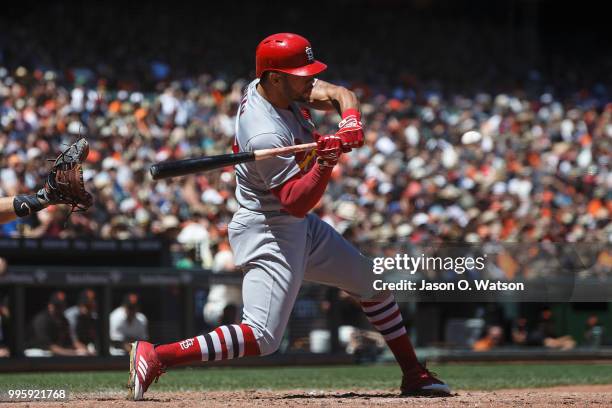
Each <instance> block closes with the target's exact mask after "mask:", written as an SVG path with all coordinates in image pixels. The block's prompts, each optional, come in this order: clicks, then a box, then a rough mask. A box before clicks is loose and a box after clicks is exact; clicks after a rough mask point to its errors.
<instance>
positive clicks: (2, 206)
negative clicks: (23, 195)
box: [0, 197, 17, 224]
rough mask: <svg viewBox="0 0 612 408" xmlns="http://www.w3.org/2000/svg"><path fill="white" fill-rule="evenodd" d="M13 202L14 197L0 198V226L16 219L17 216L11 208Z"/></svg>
mask: <svg viewBox="0 0 612 408" xmlns="http://www.w3.org/2000/svg"><path fill="white" fill-rule="evenodd" d="M14 200H15V197H2V198H0V224H4V223H5V222H9V221H13V220H14V219H15V218H17V214H15V209H14V208H13V201H14Z"/></svg>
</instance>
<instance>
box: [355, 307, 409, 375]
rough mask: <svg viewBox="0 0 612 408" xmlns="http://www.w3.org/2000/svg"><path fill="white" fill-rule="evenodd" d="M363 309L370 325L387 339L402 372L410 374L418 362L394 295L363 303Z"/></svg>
mask: <svg viewBox="0 0 612 408" xmlns="http://www.w3.org/2000/svg"><path fill="white" fill-rule="evenodd" d="M361 308H362V309H363V311H364V312H365V314H366V316H368V320H369V321H370V323H372V325H373V326H374V327H375V328H376V330H378V332H379V333H380V334H382V335H383V337H384V338H385V341H386V342H387V345H388V346H389V348H390V349H391V351H392V352H393V355H394V356H395V359H396V360H397V362H398V363H399V365H400V367H401V368H402V371H403V372H409V371H410V370H412V369H414V366H415V365H416V364H418V360H417V357H416V354H414V348H413V347H412V343H411V342H410V338H409V337H408V332H406V326H405V325H404V319H403V318H402V313H401V312H400V309H399V307H398V306H397V303H395V298H394V297H393V295H389V297H387V298H386V299H384V300H381V301H377V302H361Z"/></svg>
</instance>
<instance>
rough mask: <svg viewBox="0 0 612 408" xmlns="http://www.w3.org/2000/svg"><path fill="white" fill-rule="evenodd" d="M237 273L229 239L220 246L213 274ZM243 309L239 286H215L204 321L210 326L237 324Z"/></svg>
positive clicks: (210, 292) (210, 293) (214, 259)
mask: <svg viewBox="0 0 612 408" xmlns="http://www.w3.org/2000/svg"><path fill="white" fill-rule="evenodd" d="M223 272H225V273H227V272H237V271H236V268H235V265H234V256H233V254H232V251H231V249H230V246H229V243H228V241H227V239H224V240H223V241H221V242H220V243H219V245H218V251H216V255H215V257H214V258H213V273H223ZM241 307H242V291H241V289H240V285H239V284H233V285H232V284H229V285H227V284H213V285H211V286H210V291H209V292H208V298H207V299H206V304H205V305H204V310H203V315H204V321H205V322H206V323H207V324H208V325H210V326H215V327H216V326H218V325H220V324H232V323H236V322H237V321H238V319H239V314H238V313H239V311H240V310H241Z"/></svg>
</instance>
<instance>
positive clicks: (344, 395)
mask: <svg viewBox="0 0 612 408" xmlns="http://www.w3.org/2000/svg"><path fill="white" fill-rule="evenodd" d="M147 397H148V398H147V400H146V401H140V402H130V401H126V400H125V395H123V394H121V395H120V394H116V393H113V394H97V395H93V394H90V395H79V396H73V398H71V400H70V401H69V402H56V403H49V402H45V403H38V402H35V403H33V402H30V403H19V404H10V406H12V407H15V406H19V407H28V406H29V407H36V408H40V407H41V406H43V405H42V404H44V406H45V407H92V408H100V407H116V408H119V407H138V408H148V407H180V408H191V407H202V406H204V407H236V406H238V407H240V408H246V407H266V408H273V407H294V406H299V407H347V408H348V407H370V406H374V407H400V406H401V407H411V408H412V407H434V406H435V407H462V408H465V407H530V408H535V407H561V406H579V407H585V406H602V407H604V406H612V384H608V385H585V386H582V385H580V386H578V385H576V386H563V387H552V388H527V389H517V390H497V391H458V392H457V393H456V395H455V396H453V397H448V398H402V397H398V396H397V395H396V394H393V393H390V392H389V391H371V390H368V391H354V390H353V391H333V392H329V391H305V390H293V391H260V390H257V391H255V390H253V391H236V392H226V391H214V392H155V391H154V390H151V392H150V393H147ZM0 405H8V404H0Z"/></svg>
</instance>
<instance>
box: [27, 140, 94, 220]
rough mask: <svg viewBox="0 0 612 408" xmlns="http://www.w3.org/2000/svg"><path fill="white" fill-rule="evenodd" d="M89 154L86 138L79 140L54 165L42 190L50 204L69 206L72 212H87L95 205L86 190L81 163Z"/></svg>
mask: <svg viewBox="0 0 612 408" xmlns="http://www.w3.org/2000/svg"><path fill="white" fill-rule="evenodd" d="M88 154H89V143H87V140H86V139H85V138H82V139H79V140H77V141H76V142H75V143H73V144H72V145H71V146H70V147H69V148H68V149H66V150H64V151H63V152H62V153H61V154H60V155H59V156H58V157H57V159H55V161H54V163H53V168H52V169H51V171H50V172H49V175H48V176H47V180H46V181H45V185H44V187H43V188H42V189H41V190H40V192H39V195H40V194H41V193H42V195H43V196H44V199H45V200H47V202H48V203H49V204H69V205H71V206H72V210H71V212H74V211H85V210H87V209H88V208H89V207H91V205H92V204H93V198H92V197H91V194H89V193H88V192H87V190H85V184H84V183H83V168H82V165H81V163H83V161H84V160H85V159H86V158H87V155H88Z"/></svg>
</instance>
